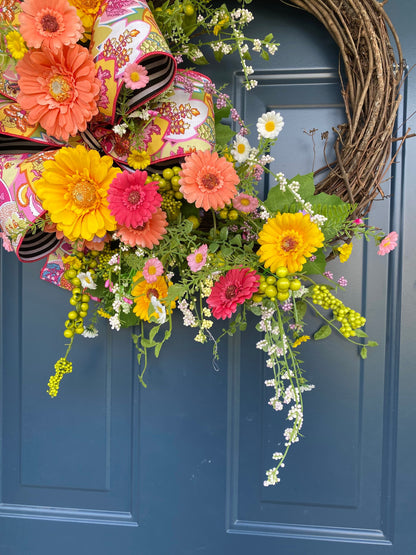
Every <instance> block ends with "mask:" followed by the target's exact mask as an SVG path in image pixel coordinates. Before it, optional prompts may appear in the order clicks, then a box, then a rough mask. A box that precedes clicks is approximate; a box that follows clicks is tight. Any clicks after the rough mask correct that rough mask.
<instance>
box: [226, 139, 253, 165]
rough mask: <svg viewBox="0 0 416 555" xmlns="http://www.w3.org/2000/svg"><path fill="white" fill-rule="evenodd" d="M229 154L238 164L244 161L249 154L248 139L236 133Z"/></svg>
mask: <svg viewBox="0 0 416 555" xmlns="http://www.w3.org/2000/svg"><path fill="white" fill-rule="evenodd" d="M231 154H232V155H233V156H234V158H235V160H237V162H239V163H240V164H242V163H243V162H245V161H246V160H247V158H248V157H249V155H250V143H249V142H248V140H247V139H246V138H245V137H242V136H241V135H237V138H236V139H235V141H234V145H233V148H232V149H231Z"/></svg>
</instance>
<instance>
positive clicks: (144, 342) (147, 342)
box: [141, 337, 156, 349]
mask: <svg viewBox="0 0 416 555" xmlns="http://www.w3.org/2000/svg"><path fill="white" fill-rule="evenodd" d="M141 344H142V346H143V347H144V348H145V349H151V348H152V347H154V346H155V344H156V343H155V342H154V341H150V339H147V337H142V339H141Z"/></svg>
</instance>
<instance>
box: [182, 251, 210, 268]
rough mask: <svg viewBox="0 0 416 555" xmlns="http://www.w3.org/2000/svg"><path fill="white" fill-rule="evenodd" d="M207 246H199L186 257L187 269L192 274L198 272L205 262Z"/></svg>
mask: <svg viewBox="0 0 416 555" xmlns="http://www.w3.org/2000/svg"><path fill="white" fill-rule="evenodd" d="M207 252H208V245H201V246H200V247H199V248H198V249H196V250H194V252H192V253H191V254H189V255H188V256H187V257H186V260H187V261H188V264H189V267H190V268H191V270H192V271H193V272H198V271H199V270H200V269H201V268H202V267H203V266H204V265H205V262H206V261H207Z"/></svg>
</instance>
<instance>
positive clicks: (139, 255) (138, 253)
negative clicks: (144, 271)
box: [135, 247, 145, 258]
mask: <svg viewBox="0 0 416 555" xmlns="http://www.w3.org/2000/svg"><path fill="white" fill-rule="evenodd" d="M135 254H136V256H138V257H139V258H140V257H141V256H144V255H145V252H144V250H143V249H141V248H140V247H138V248H137V249H136V252H135Z"/></svg>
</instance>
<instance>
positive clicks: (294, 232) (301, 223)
mask: <svg viewBox="0 0 416 555" xmlns="http://www.w3.org/2000/svg"><path fill="white" fill-rule="evenodd" d="M324 240H325V237H324V235H323V233H322V231H321V230H320V229H319V227H318V226H317V225H316V224H315V223H314V222H311V219H310V216H309V214H302V212H298V213H296V214H288V213H285V214H277V216H275V217H274V218H270V219H269V220H267V222H266V223H265V224H264V226H263V229H262V230H261V231H260V233H259V238H258V242H259V243H260V245H261V246H260V248H259V250H258V251H257V255H258V256H259V257H260V262H264V266H265V267H266V268H270V270H271V271H272V272H275V271H276V269H277V268H278V267H279V266H286V268H287V269H288V270H289V273H290V274H293V273H295V272H299V271H300V270H301V269H302V266H303V265H304V264H305V262H306V259H307V258H309V257H310V256H312V254H313V253H314V252H315V251H316V250H317V249H319V248H321V247H322V246H323V244H324Z"/></svg>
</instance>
